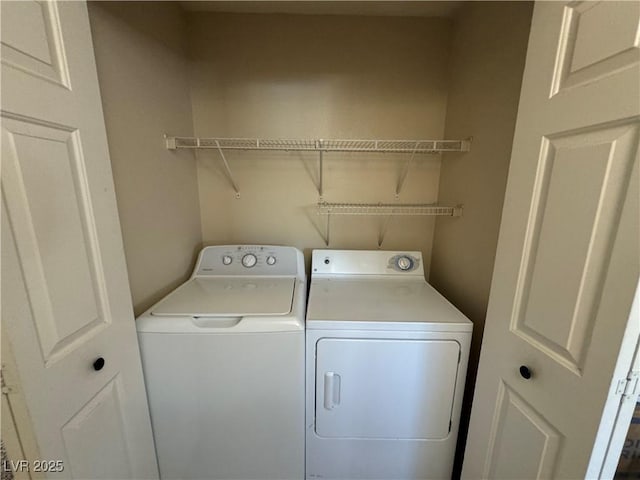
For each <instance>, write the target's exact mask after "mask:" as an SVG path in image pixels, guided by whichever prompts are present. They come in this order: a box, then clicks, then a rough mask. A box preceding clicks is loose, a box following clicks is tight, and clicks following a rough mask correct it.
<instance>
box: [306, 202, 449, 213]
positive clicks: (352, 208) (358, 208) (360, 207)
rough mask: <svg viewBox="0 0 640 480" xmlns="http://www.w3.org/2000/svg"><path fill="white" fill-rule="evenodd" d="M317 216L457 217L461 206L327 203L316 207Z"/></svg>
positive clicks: (321, 203)
mask: <svg viewBox="0 0 640 480" xmlns="http://www.w3.org/2000/svg"><path fill="white" fill-rule="evenodd" d="M317 212H318V215H382V216H396V215H405V216H420V215H430V216H441V217H444V216H446V217H459V216H461V215H462V205H456V206H444V205H437V204H432V203H420V204H417V203H416V204H408V203H404V204H400V203H327V202H320V203H318V206H317Z"/></svg>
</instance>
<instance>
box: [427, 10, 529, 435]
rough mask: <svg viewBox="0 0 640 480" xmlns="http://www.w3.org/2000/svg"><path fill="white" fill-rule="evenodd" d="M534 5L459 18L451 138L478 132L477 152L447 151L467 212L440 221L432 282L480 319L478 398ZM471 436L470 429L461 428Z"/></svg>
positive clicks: (451, 197)
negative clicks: (497, 248)
mask: <svg viewBox="0 0 640 480" xmlns="http://www.w3.org/2000/svg"><path fill="white" fill-rule="evenodd" d="M531 13H532V4H531V3H529V2H469V3H467V4H466V5H465V6H464V7H463V8H462V9H461V11H460V12H459V13H458V17H457V18H456V21H455V22H454V37H453V44H452V52H451V77H450V78H451V81H450V87H449V102H448V104H447V120H446V128H445V136H446V137H451V138H455V137H464V136H467V135H472V136H473V143H472V145H471V151H470V152H468V153H464V154H446V155H445V156H444V158H443V160H442V168H441V173H440V200H441V201H442V202H445V203H446V202H461V203H463V204H464V216H463V217H461V218H459V219H456V220H455V221H453V222H450V221H449V222H447V221H446V220H440V219H439V220H438V221H437V223H436V229H435V235H434V242H433V254H432V260H431V265H432V267H431V274H430V282H431V283H432V284H433V285H434V286H435V287H436V288H437V289H438V290H439V291H440V292H442V293H443V294H444V295H445V296H446V297H447V298H448V299H449V300H450V301H451V302H453V303H454V304H455V305H456V306H457V307H458V308H459V309H460V310H462V311H463V312H464V313H465V314H466V315H467V316H468V317H469V318H470V319H471V320H472V321H473V322H474V338H473V345H472V352H471V359H470V363H469V375H468V378H469V381H468V382H467V393H468V395H467V397H466V404H467V406H466V413H467V414H468V408H469V407H468V406H469V403H470V402H471V393H472V392H473V390H472V388H473V381H474V379H475V373H476V368H477V362H478V355H479V350H480V344H481V340H482V331H483V327H484V319H485V315H486V310H487V301H488V299H489V288H490V286H491V276H492V273H493V262H494V258H495V251H496V244H497V241H498V230H499V228H500V216H501V213H502V203H503V200H504V193H505V187H506V180H507V172H508V168H509V160H510V156H511V144H512V141H513V131H514V128H515V119H516V114H517V109H518V100H519V96H520V84H521V80H522V72H523V69H524V61H525V55H526V48H527V41H528V37H529V26H530V22H531ZM461 437H462V438H464V434H463V435H461Z"/></svg>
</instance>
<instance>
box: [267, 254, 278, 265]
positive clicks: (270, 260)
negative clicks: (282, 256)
mask: <svg viewBox="0 0 640 480" xmlns="http://www.w3.org/2000/svg"><path fill="white" fill-rule="evenodd" d="M275 264H276V257H274V256H273V255H269V256H268V257H267V265H275Z"/></svg>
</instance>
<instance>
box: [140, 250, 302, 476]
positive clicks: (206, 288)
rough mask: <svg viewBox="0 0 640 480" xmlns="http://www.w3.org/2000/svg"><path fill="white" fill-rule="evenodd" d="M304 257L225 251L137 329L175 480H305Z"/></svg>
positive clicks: (161, 442) (161, 441) (164, 467)
mask: <svg viewBox="0 0 640 480" xmlns="http://www.w3.org/2000/svg"><path fill="white" fill-rule="evenodd" d="M305 306H306V277H305V270H304V260H303V256H302V252H300V251H299V250H297V249H295V248H292V247H274V246H253V245H251V246H244V245H235V246H214V247H206V248H205V249H203V250H202V252H201V253H200V256H199V258H198V262H197V265H196V268H195V271H194V272H193V275H192V277H191V278H190V279H189V280H188V281H187V282H186V283H184V284H183V285H182V286H180V287H178V288H177V289H176V290H175V291H173V292H172V293H171V294H169V295H168V296H167V297H165V298H164V299H163V300H161V301H160V302H158V303H157V304H155V305H154V306H153V307H151V308H150V309H149V310H148V311H147V312H145V313H144V314H143V315H141V316H140V317H139V318H138V319H137V321H136V325H137V329H138V337H139V341H140V350H141V353H142V364H143V370H144V376H145V383H146V388H147V394H148V398H149V406H150V411H151V421H152V426H153V434H154V439H155V444H156V452H157V456H158V463H159V467H160V476H161V478H163V479H243V480H248V479H256V480H258V479H259V480H265V479H274V480H275V479H278V480H283V479H291V480H293V479H296V480H300V479H301V478H303V477H304V313H305Z"/></svg>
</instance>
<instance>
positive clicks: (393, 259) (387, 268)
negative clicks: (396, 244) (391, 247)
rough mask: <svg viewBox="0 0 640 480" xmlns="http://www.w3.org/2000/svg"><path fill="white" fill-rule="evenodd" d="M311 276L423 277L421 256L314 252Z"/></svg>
mask: <svg viewBox="0 0 640 480" xmlns="http://www.w3.org/2000/svg"><path fill="white" fill-rule="evenodd" d="M311 273H312V274H313V275H323V274H326V275H402V276H419V277H424V268H423V266H422V253H421V252H398V251H393V252H391V251H384V250H314V251H313V258H312V260H311Z"/></svg>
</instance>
